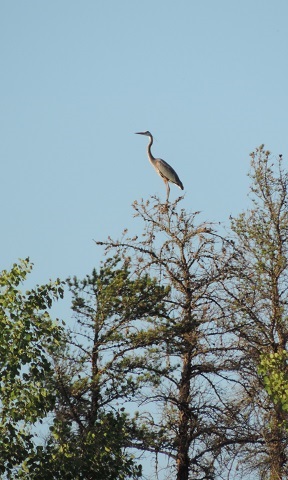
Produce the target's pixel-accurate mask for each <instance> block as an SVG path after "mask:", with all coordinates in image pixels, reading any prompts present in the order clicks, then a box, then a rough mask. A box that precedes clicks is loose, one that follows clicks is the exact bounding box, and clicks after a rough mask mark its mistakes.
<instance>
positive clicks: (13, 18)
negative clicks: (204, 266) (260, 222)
mask: <svg viewBox="0 0 288 480" xmlns="http://www.w3.org/2000/svg"><path fill="white" fill-rule="evenodd" d="M287 18H288V2H287V0H276V1H272V0H252V1H251V0H241V1H236V0H234V1H233V0H218V1H215V0H206V1H204V0H203V1H200V0H198V1H196V0H179V1H175V0H173V1H172V0H145V1H137V0H121V1H120V0H110V1H108V0H93V1H92V0H85V1H80V0H78V1H75V0H61V1H59V0H57V1H56V0H49V1H47V2H44V1H39V0H25V1H20V0H18V1H16V0H15V1H11V0H0V60H1V74H0V131H1V141H0V158H1V188H0V198H1V227H2V228H1V237H0V246H1V267H2V268H4V267H5V268H7V267H9V266H10V265H11V264H12V263H13V262H14V261H16V260H17V259H18V258H19V257H22V258H23V257H26V256H30V258H31V260H32V261H33V262H34V263H35V269H34V274H33V275H34V279H35V282H45V281H47V280H48V279H49V278H50V277H51V278H54V277H56V276H60V277H61V278H66V277H67V275H74V274H76V275H78V276H80V277H81V276H84V275H85V274H86V273H90V271H91V270H92V268H93V267H94V266H97V265H98V264H99V260H100V258H101V250H99V248H98V247H96V246H95V245H94V243H93V239H103V238H106V237H107V235H111V236H112V237H117V236H118V234H120V232H121V231H122V230H123V229H124V228H125V227H128V229H129V230H130V231H131V233H134V231H135V230H137V228H138V226H137V225H134V223H135V221H134V220H133V216H132V208H131V204H132V202H133V201H134V200H135V199H138V200H139V199H140V198H142V197H143V198H144V199H147V198H148V197H149V196H150V195H154V194H157V195H159V196H160V197H161V198H163V201H164V200H165V186H164V183H163V182H162V180H161V179H160V177H159V176H158V175H157V174H156V173H155V172H154V170H153V168H152V167H151V165H150V164H149V163H148V159H147V156H146V144H147V138H146V137H140V136H136V135H134V132H137V131H141V130H142V131H143V130H147V129H148V130H150V131H151V132H152V133H153V134H154V136H155V143H154V145H153V147H154V149H153V152H154V155H155V156H158V157H161V158H164V159H165V160H166V161H168V162H169V163H170V164H171V165H172V166H173V167H174V169H175V170H176V171H177V173H178V175H179V177H180V179H181V180H182V182H183V184H184V187H185V200H184V202H183V206H184V207H185V208H187V209H188V210H190V211H195V210H202V211H203V212H204V214H203V215H204V216H205V219H207V220H217V221H218V220H219V221H223V222H225V221H226V220H227V218H228V216H229V214H230V213H231V214H233V215H235V214H237V213H239V212H240V211H241V210H242V209H243V208H245V207H246V206H247V197H246V194H247V191H248V179H247V176H246V173H247V171H248V168H249V153H250V152H251V151H252V149H254V147H256V146H258V145H259V144H261V143H265V145H266V146H267V148H269V149H270V150H272V151H273V152H274V153H275V155H276V154H279V153H282V154H283V157H284V160H285V162H286V161H287V160H286V159H287V111H288V108H287V107H288V93H287V90H288V87H287V85H288V83H287V79H288V54H287V52H288V29H287ZM180 193H181V192H180V190H179V189H178V188H177V187H176V186H173V185H172V186H171V199H175V198H176V197H177V196H178V195H179V194H180ZM135 233H138V231H136V232H135Z"/></svg>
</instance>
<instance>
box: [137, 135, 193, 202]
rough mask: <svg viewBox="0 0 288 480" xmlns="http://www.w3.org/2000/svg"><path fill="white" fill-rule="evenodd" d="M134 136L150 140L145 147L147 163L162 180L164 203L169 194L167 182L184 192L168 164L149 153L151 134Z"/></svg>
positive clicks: (151, 141)
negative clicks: (165, 195) (144, 136)
mask: <svg viewBox="0 0 288 480" xmlns="http://www.w3.org/2000/svg"><path fill="white" fill-rule="evenodd" d="M136 135H146V137H149V138H150V140H149V143H148V145H147V154H148V158H149V162H150V163H151V164H152V165H153V167H154V168H155V170H156V172H157V173H158V174H159V175H160V177H161V178H162V180H163V182H164V183H165V185H166V192H167V198H166V202H168V200H169V194H170V186H169V182H172V183H175V185H177V186H178V187H179V188H181V190H184V187H183V183H182V182H181V180H180V178H179V177H178V175H177V173H176V172H175V170H174V169H173V168H172V167H171V166H170V165H169V163H167V162H165V160H162V159H161V158H155V157H153V155H152V153H151V146H152V144H153V135H152V133H150V132H149V131H147V132H136Z"/></svg>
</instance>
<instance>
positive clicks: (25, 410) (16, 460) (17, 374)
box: [0, 259, 63, 478]
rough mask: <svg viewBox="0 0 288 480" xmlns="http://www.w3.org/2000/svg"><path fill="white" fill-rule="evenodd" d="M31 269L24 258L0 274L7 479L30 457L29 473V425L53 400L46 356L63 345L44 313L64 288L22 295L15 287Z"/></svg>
mask: <svg viewBox="0 0 288 480" xmlns="http://www.w3.org/2000/svg"><path fill="white" fill-rule="evenodd" d="M31 269H32V264H31V263H30V262H29V259H26V260H22V261H20V262H19V263H18V264H16V263H15V264H14V265H13V266H12V268H11V270H9V271H7V270H3V271H2V272H1V273H0V472H1V473H2V474H5V478H15V476H16V471H17V469H18V468H19V466H20V465H21V464H22V463H23V461H27V462H28V463H27V465H28V464H29V459H30V460H31V465H30V467H31V468H32V469H33V461H32V458H33V457H34V455H35V452H36V451H37V447H36V446H35V445H36V444H35V433H33V429H32V427H33V426H34V425H35V424H36V423H37V422H39V421H40V422H41V420H42V419H43V418H44V417H46V415H47V414H48V413H49V412H50V411H51V410H52V409H53V407H54V401H55V395H54V392H53V388H52V387H51V385H50V382H49V378H50V376H51V374H52V373H53V367H52V366H51V361H50V358H51V355H52V354H53V353H54V352H55V350H56V349H57V348H58V347H59V345H60V343H61V339H62V327H61V326H60V325H59V324H58V323H57V322H53V321H52V320H51V318H50V316H49V313H48V309H49V308H50V307H51V305H52V302H53V301H54V300H56V299H58V298H62V296H63V285H62V283H61V282H60V280H56V282H53V283H52V282H51V283H48V284H46V285H41V286H36V288H34V289H30V290H28V291H26V293H23V292H22V291H21V290H20V288H19V285H20V284H21V283H22V282H24V281H25V280H26V277H27V275H28V274H29V272H30V271H31ZM38 449H39V450H40V449H41V447H39V448H38ZM30 467H29V468H30ZM27 468H28V467H27Z"/></svg>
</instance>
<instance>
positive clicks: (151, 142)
mask: <svg viewBox="0 0 288 480" xmlns="http://www.w3.org/2000/svg"><path fill="white" fill-rule="evenodd" d="M149 138H150V140H149V143H148V145H147V153H148V157H149V160H150V162H153V161H154V160H155V158H154V157H153V155H152V152H151V146H152V144H153V137H152V135H149Z"/></svg>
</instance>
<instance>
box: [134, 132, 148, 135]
mask: <svg viewBox="0 0 288 480" xmlns="http://www.w3.org/2000/svg"><path fill="white" fill-rule="evenodd" d="M135 135H146V133H145V132H135Z"/></svg>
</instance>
